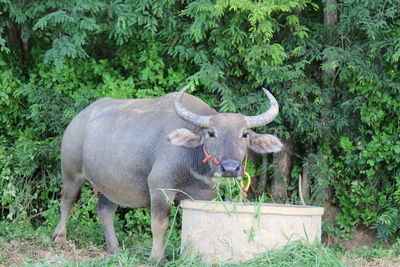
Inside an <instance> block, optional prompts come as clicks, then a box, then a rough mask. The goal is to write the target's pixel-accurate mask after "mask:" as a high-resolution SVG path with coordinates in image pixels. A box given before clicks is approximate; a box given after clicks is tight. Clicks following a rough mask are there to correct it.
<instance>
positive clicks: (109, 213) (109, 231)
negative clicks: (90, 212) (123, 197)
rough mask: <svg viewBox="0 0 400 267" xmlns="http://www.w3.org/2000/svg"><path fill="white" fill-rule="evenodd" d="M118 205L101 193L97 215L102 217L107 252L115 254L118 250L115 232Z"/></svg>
mask: <svg viewBox="0 0 400 267" xmlns="http://www.w3.org/2000/svg"><path fill="white" fill-rule="evenodd" d="M117 207H118V205H117V204H116V203H114V202H112V201H111V200H109V199H108V198H107V197H106V196H104V195H103V194H102V193H99V201H98V202H97V213H98V214H99V217H100V222H101V226H102V228H103V233H104V237H105V238H106V242H107V252H108V253H111V254H112V253H114V252H116V251H117V250H118V240H117V237H116V235H115V231H114V215H115V211H116V210H117Z"/></svg>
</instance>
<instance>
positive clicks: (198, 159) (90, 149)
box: [53, 86, 283, 261]
mask: <svg viewBox="0 0 400 267" xmlns="http://www.w3.org/2000/svg"><path fill="white" fill-rule="evenodd" d="M187 88H188V86H185V87H184V88H183V89H182V90H181V91H179V92H177V93H170V94H166V95H164V96H162V97H159V98H154V99H128V100H123V99H111V98H103V99H100V100H98V101H96V102H94V103H93V104H91V105H89V106H88V107H87V108H85V109H84V110H83V111H81V112H80V113H79V114H78V115H77V116H76V117H75V118H74V119H73V120H72V121H71V123H70V124H69V125H68V127H67V129H66V130H65V133H64V136H63V140H62V146H61V170H62V179H63V189H62V198H61V215H60V220H59V222H58V224H57V226H56V228H55V230H54V233H53V240H54V242H55V243H56V244H60V245H63V244H65V242H66V222H67V218H68V215H69V213H70V211H71V208H72V205H73V204H74V202H75V201H76V200H77V198H78V195H79V191H80V189H81V187H82V185H83V184H84V183H85V181H89V182H90V183H91V184H92V185H93V186H94V187H95V188H97V189H98V190H99V192H100V194H99V200H98V204H97V211H98V214H99V217H100V221H101V224H102V228H103V232H104V235H105V238H106V242H107V250H108V251H109V252H111V253H112V252H114V251H115V250H116V249H118V240H117V238H116V236H115V232H114V224H113V220H114V215H115V211H116V209H117V206H118V205H122V206H126V207H131V208H142V207H150V208H151V230H152V234H153V247H152V251H151V257H152V258H154V259H155V260H158V261H159V260H163V259H165V254H164V236H165V233H166V230H167V228H168V219H169V214H170V209H171V206H172V205H173V202H174V203H175V204H176V203H179V202H180V201H181V200H183V199H185V198H187V196H186V195H185V194H183V193H182V192H185V193H186V194H188V195H190V196H191V197H193V198H194V199H198V200H210V199H212V198H214V197H215V193H214V192H213V190H212V185H213V179H212V177H215V176H224V177H241V176H242V175H243V167H242V163H243V161H244V159H245V157H246V154H247V151H248V149H251V150H252V151H254V152H256V153H268V152H277V151H280V150H281V149H282V146H283V145H282V143H281V142H280V141H279V139H278V138H277V137H275V136H274V135H270V134H257V133H255V132H254V131H252V130H251V128H254V127H258V126H261V125H265V124H267V123H270V122H271V121H273V120H274V118H275V117H276V116H277V115H278V111H279V108H278V103H277V101H276V100H275V98H274V97H273V96H272V94H270V93H269V92H268V91H267V90H266V89H263V90H264V91H265V93H266V95H267V96H268V98H269V101H270V103H271V105H270V108H269V109H268V110H267V111H266V112H264V113H262V114H260V115H257V116H244V115H241V114H236V113H217V112H216V111H215V110H213V109H212V108H210V107H209V106H208V105H207V104H206V103H204V102H203V101H202V100H200V99H199V98H197V97H194V96H192V95H189V94H185V91H186V89H187ZM163 189H164V190H163ZM165 189H179V190H165ZM167 198H168V199H169V200H170V201H166V200H167Z"/></svg>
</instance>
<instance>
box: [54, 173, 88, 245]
mask: <svg viewBox="0 0 400 267" xmlns="http://www.w3.org/2000/svg"><path fill="white" fill-rule="evenodd" d="M62 176H63V188H62V191H61V209H60V220H59V221H58V223H57V226H56V228H55V230H54V232H53V235H52V239H53V242H54V244H55V245H57V246H60V247H65V246H66V244H67V220H68V216H69V214H70V212H71V209H72V206H73V205H74V203H75V202H76V200H77V199H78V196H79V192H80V190H81V188H82V185H83V184H84V183H85V181H86V180H85V179H83V178H80V177H79V175H69V174H67V173H66V172H63V173H62Z"/></svg>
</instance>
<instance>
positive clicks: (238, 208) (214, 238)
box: [181, 200, 324, 263]
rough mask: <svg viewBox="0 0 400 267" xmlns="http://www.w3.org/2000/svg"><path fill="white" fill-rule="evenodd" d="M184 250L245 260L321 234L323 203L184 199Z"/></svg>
mask: <svg viewBox="0 0 400 267" xmlns="http://www.w3.org/2000/svg"><path fill="white" fill-rule="evenodd" d="M181 207H182V209H183V220H182V253H183V255H185V256H200V257H201V258H202V261H203V262H205V263H233V262H241V261H246V260H249V259H252V258H255V257H257V256H259V255H260V254H262V253H265V252H267V251H270V250H274V249H280V248H283V247H284V246H286V245H288V244H290V243H291V242H293V241H299V240H300V241H304V242H310V243H312V242H314V241H319V240H320V239H321V216H322V214H323V212H324V209H323V208H321V207H312V206H300V205H283V204H267V203H261V204H258V203H248V204H243V203H234V202H208V201H191V200H185V201H183V202H182V203H181Z"/></svg>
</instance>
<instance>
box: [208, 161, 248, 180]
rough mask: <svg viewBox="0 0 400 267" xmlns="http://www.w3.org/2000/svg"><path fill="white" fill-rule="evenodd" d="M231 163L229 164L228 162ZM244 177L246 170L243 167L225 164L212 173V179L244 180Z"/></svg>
mask: <svg viewBox="0 0 400 267" xmlns="http://www.w3.org/2000/svg"><path fill="white" fill-rule="evenodd" d="M228 163H229V162H228ZM243 175H244V168H243V166H241V165H237V166H236V165H234V164H231V165H230V164H225V165H222V164H221V165H218V166H217V167H215V168H214V169H213V170H212V171H211V176H212V177H224V178H236V179H238V180H241V179H242V176H243Z"/></svg>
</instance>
